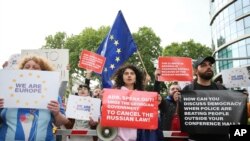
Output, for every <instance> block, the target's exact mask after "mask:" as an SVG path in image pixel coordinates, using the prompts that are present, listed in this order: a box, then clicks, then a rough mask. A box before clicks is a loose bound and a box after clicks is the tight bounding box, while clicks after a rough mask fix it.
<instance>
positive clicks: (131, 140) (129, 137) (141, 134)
mask: <svg viewBox="0 0 250 141" xmlns="http://www.w3.org/2000/svg"><path fill="white" fill-rule="evenodd" d="M113 78H114V81H115V84H114V87H113V88H116V89H121V90H140V91H143V90H144V84H145V83H144V80H145V79H144V74H143V73H142V72H141V71H140V70H139V69H138V68H137V67H135V66H133V65H124V66H122V67H121V68H119V69H118V70H117V71H116V73H115V74H114V75H113ZM152 133H153V134H152ZM155 133H156V132H154V131H153V130H151V131H149V130H143V129H140V130H137V129H134V128H123V127H119V128H118V135H117V137H116V138H115V139H114V141H136V140H137V141H146V140H150V141H154V140H155V138H157V137H158V136H157V135H156V134H157V133H156V134H155ZM146 134H147V135H146ZM145 137H147V139H146V138H145ZM156 140H161V139H156Z"/></svg>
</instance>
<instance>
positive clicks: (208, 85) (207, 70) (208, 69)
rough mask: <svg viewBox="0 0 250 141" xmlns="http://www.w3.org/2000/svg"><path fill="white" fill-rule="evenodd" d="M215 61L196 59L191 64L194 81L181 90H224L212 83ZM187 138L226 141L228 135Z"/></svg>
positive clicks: (203, 135)
mask: <svg viewBox="0 0 250 141" xmlns="http://www.w3.org/2000/svg"><path fill="white" fill-rule="evenodd" d="M214 63H215V59H214V58H213V57H211V56H208V57H204V58H201V57H200V58H198V59H197V61H196V62H195V63H194V64H193V67H194V73H195V75H196V79H195V80H194V81H193V82H192V83H191V84H189V85H187V86H185V87H184V88H183V90H226V88H225V87H224V86H223V85H221V84H218V83H215V82H212V77H213V75H214V72H213V69H212V67H213V64H214ZM189 138H190V139H191V140H195V141H211V140H212V141H228V140H229V135H228V134H211V133H207V134H189Z"/></svg>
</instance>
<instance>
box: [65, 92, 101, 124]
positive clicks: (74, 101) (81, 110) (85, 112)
mask: <svg viewBox="0 0 250 141" xmlns="http://www.w3.org/2000/svg"><path fill="white" fill-rule="evenodd" d="M100 105H101V100H100V99H98V98H91V97H88V96H76V95H69V98H68V102H67V109H66V116H67V117H68V118H74V119H79V120H89V117H92V118H93V120H94V121H98V119H99V117H100Z"/></svg>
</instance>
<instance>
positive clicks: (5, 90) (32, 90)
mask: <svg viewBox="0 0 250 141" xmlns="http://www.w3.org/2000/svg"><path fill="white" fill-rule="evenodd" d="M0 78H1V79H0V83H1V85H0V90H1V91H0V97H1V98H3V99H4V107H6V108H38V109H47V105H48V103H49V102H50V101H51V100H56V101H57V99H58V90H59V72H51V71H34V70H1V71H0Z"/></svg>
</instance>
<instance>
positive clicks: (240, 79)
mask: <svg viewBox="0 0 250 141" xmlns="http://www.w3.org/2000/svg"><path fill="white" fill-rule="evenodd" d="M249 73H250V70H249V67H247V68H246V67H242V68H231V69H226V70H222V71H221V74H222V79H223V84H224V85H225V86H226V87H227V88H234V87H249V85H250V75H249Z"/></svg>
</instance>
